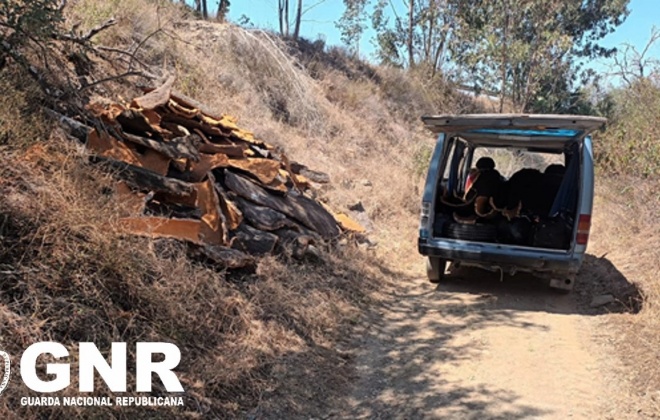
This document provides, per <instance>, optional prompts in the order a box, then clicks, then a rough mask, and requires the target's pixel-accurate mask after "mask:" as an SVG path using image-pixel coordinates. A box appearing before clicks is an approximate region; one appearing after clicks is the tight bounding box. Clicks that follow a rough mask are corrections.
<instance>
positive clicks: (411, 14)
mask: <svg viewBox="0 0 660 420" xmlns="http://www.w3.org/2000/svg"><path fill="white" fill-rule="evenodd" d="M408 1H409V2H410V3H409V7H408V67H409V68H413V66H414V65H415V54H414V51H413V35H414V31H415V28H414V25H415V0H408Z"/></svg>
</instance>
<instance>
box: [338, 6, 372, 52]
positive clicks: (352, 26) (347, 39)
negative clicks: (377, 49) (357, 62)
mask: <svg viewBox="0 0 660 420" xmlns="http://www.w3.org/2000/svg"><path fill="white" fill-rule="evenodd" d="M367 3H368V0H344V6H345V9H344V13H343V14H342V16H341V18H340V19H339V21H338V22H337V23H336V26H337V28H338V29H339V30H340V31H341V41H342V42H343V43H344V44H346V45H347V46H348V48H349V50H351V51H353V52H354V53H355V54H356V55H359V53H360V40H361V39H362V34H363V33H364V30H365V29H366V28H367V26H366V23H365V22H366V10H365V8H366V6H367Z"/></svg>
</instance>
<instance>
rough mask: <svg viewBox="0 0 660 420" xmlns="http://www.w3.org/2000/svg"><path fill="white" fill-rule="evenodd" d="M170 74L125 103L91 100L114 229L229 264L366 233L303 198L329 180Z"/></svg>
mask: <svg viewBox="0 0 660 420" xmlns="http://www.w3.org/2000/svg"><path fill="white" fill-rule="evenodd" d="M173 82H174V79H173V78H170V79H168V80H167V81H166V82H165V83H164V84H163V85H162V86H160V87H158V88H156V89H145V94H144V95H143V96H141V97H138V98H135V99H133V101H131V102H130V103H126V104H117V103H113V104H100V103H93V104H91V105H90V106H89V110H90V111H91V113H92V114H93V115H94V116H95V117H96V118H97V124H96V127H95V128H94V129H93V130H92V131H91V132H90V133H89V134H88V136H87V148H88V150H89V151H90V153H91V154H92V157H91V159H92V161H93V162H95V163H101V164H103V166H104V167H105V168H109V169H110V170H111V171H112V172H113V174H115V175H116V176H117V178H118V182H117V185H116V193H117V194H118V195H119V197H120V199H121V201H122V203H123V205H122V212H123V214H122V215H121V218H120V219H119V221H118V224H119V228H120V229H121V230H122V231H124V232H126V233H130V234H136V235H144V236H149V237H154V238H175V239H178V240H182V241H186V242H188V243H191V244H194V245H195V247H194V248H195V249H197V250H198V251H199V252H201V253H202V254H203V255H204V256H205V257H206V258H208V259H210V260H212V261H214V262H216V263H218V264H222V265H223V266H226V267H228V268H237V267H243V266H246V265H249V264H251V263H252V262H253V261H254V256H261V255H266V254H271V253H278V252H283V253H288V254H290V255H293V256H296V257H302V256H304V255H305V254H306V253H308V252H315V250H316V248H314V246H316V245H318V244H320V243H329V242H332V241H333V240H335V239H336V238H337V237H338V236H340V235H341V234H342V233H343V232H353V233H359V234H361V233H364V228H362V227H361V226H360V225H359V224H357V223H356V222H354V221H352V220H351V219H349V218H348V217H347V216H346V215H344V214H335V213H333V212H332V211H330V210H329V209H328V208H327V207H326V206H325V205H324V204H322V203H320V202H319V201H316V200H315V199H313V198H312V197H311V196H310V195H309V194H308V192H309V190H310V188H313V186H315V185H318V184H322V183H328V182H329V177H328V176H327V175H326V174H324V173H322V172H317V171H313V170H310V169H309V168H307V167H306V166H304V165H301V164H299V163H296V162H292V161H289V159H288V158H287V156H286V155H285V154H284V153H283V152H282V151H281V150H279V149H278V148H275V147H273V146H272V145H270V144H268V143H266V142H264V141H261V140H259V139H256V138H255V137H254V135H253V134H252V133H250V132H248V131H245V130H243V129H241V128H239V127H238V126H237V125H236V120H235V119H234V118H232V117H230V116H227V115H217V114H215V113H213V112H211V111H209V110H208V109H207V108H206V107H205V106H204V105H202V104H199V103H198V102H196V101H195V100H193V99H191V98H188V97H186V96H184V95H182V94H179V93H177V92H175V91H173V89H172V85H173Z"/></svg>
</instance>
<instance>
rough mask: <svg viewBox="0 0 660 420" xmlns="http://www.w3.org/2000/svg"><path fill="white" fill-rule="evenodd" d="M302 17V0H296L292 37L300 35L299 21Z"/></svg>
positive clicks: (296, 37) (295, 37)
mask: <svg viewBox="0 0 660 420" xmlns="http://www.w3.org/2000/svg"><path fill="white" fill-rule="evenodd" d="M301 19H302V0H298V10H296V26H295V27H294V30H293V39H298V37H299V36H300V21H301Z"/></svg>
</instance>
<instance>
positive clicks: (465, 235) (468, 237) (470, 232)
mask: <svg viewBox="0 0 660 420" xmlns="http://www.w3.org/2000/svg"><path fill="white" fill-rule="evenodd" d="M446 236H447V237H448V238H452V239H461V240H464V241H478V242H495V239H496V238H497V226H496V225H492V224H482V223H475V224H473V225H467V224H462V223H452V224H450V225H449V226H447V235H446Z"/></svg>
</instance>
